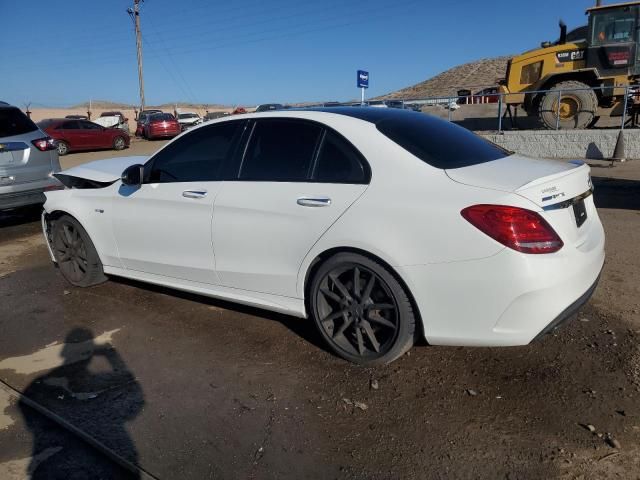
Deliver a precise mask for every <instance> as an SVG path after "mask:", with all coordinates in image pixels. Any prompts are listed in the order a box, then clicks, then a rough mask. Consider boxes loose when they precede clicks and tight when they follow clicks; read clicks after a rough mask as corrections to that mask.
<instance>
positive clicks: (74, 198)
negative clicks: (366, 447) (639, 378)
mask: <svg viewBox="0 0 640 480" xmlns="http://www.w3.org/2000/svg"><path fill="white" fill-rule="evenodd" d="M56 176H57V177H58V179H59V180H61V181H62V183H64V184H65V186H66V187H67V188H66V189H65V190H60V191H55V192H48V193H47V202H46V204H45V206H44V208H45V211H44V213H43V228H44V232H45V237H46V240H47V244H48V245H49V247H50V251H51V256H52V259H53V261H54V262H56V263H57V264H58V266H59V267H60V272H61V273H62V275H63V276H64V277H65V278H66V279H67V280H68V281H69V282H70V283H72V284H73V285H77V286H89V285H95V284H97V283H100V282H103V281H104V280H106V278H107V277H106V276H107V275H115V276H121V277H127V278H132V279H135V280H139V281H142V282H149V283H154V284H158V285H164V286H168V287H172V288H176V289H180V290H185V291H189V292H194V293H198V294H202V295H207V296H211V297H216V298H222V299H225V300H231V301H234V302H238V303H243V304H247V305H253V306H258V307H262V308H265V309H269V310H274V311H278V312H284V313H287V314H290V315H295V316H298V317H303V318H304V317H307V318H311V319H312V320H313V322H314V323H315V324H316V325H317V327H318V330H319V332H320V334H321V335H322V337H323V338H324V339H325V340H326V342H327V344H328V345H329V347H330V348H331V349H332V350H333V351H334V352H336V353H337V354H338V355H340V356H341V357H343V358H345V359H348V360H350V361H352V362H357V363H361V364H382V363H388V362H390V361H392V360H394V359H396V358H397V357H399V356H400V355H402V354H403V353H405V352H406V351H407V350H409V348H411V346H412V345H413V343H414V342H415V341H416V340H417V339H418V338H420V337H422V338H425V339H426V341H427V342H428V343H429V344H432V345H478V346H507V345H525V344H527V343H529V342H531V341H532V340H533V339H534V338H536V337H538V336H541V335H542V334H543V333H545V332H548V331H551V330H553V329H554V328H555V327H557V326H558V325H559V324H560V323H561V322H562V321H564V320H565V319H567V318H569V317H571V316H572V314H574V313H575V312H576V311H577V309H578V308H579V307H580V306H581V305H582V304H584V303H585V302H586V301H587V300H588V299H589V297H590V296H591V294H592V293H593V290H594V289H595V286H596V283H597V280H598V277H599V274H600V271H601V269H602V265H603V262H604V231H603V228H602V224H601V223H600V220H599V218H598V213H597V211H596V209H595V206H594V203H593V197H592V195H591V192H592V184H591V180H590V174H589V167H588V166H587V165H586V164H584V163H582V162H568V163H564V162H558V161H549V160H536V159H531V158H526V157H523V156H520V155H514V154H512V153H511V152H508V151H506V150H504V149H502V148H500V147H498V146H496V145H494V144H492V143H489V142H487V141H485V140H483V139H482V138H480V137H478V136H476V135H474V134H472V133H471V132H469V131H467V130H465V129H463V128H461V127H458V126H456V125H454V124H451V123H448V122H445V121H443V120H440V119H437V118H435V117H432V116H429V115H425V114H421V113H416V112H411V111H407V110H399V109H377V108H349V107H336V108H330V109H309V110H298V111H296V110H281V111H274V112H266V113H257V114H248V115H242V116H241V117H231V118H225V119H219V120H215V121H212V122H208V123H206V124H204V125H201V126H199V127H196V128H194V129H193V130H189V131H188V132H186V133H184V134H182V135H181V136H179V137H177V138H176V139H175V140H173V141H172V142H170V143H169V144H167V145H166V146H165V147H164V148H162V149H161V150H160V151H159V152H157V153H156V154H155V155H153V156H151V157H123V158H117V159H109V160H101V161H96V162H92V163H88V164H85V165H81V166H78V167H74V168H71V169H69V170H66V171H64V172H61V173H60V174H57V175H56Z"/></svg>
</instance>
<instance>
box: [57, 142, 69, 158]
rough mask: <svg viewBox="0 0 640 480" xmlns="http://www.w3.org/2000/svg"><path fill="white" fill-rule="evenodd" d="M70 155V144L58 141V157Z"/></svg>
mask: <svg viewBox="0 0 640 480" xmlns="http://www.w3.org/2000/svg"><path fill="white" fill-rule="evenodd" d="M67 153H69V144H68V143H67V142H63V141H62V140H58V155H60V156H62V155H66V154H67Z"/></svg>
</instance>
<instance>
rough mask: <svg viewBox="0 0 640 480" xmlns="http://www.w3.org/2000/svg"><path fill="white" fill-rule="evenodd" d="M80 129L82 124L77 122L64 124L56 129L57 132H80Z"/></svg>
mask: <svg viewBox="0 0 640 480" xmlns="http://www.w3.org/2000/svg"><path fill="white" fill-rule="evenodd" d="M79 128H80V124H79V123H78V122H77V121H75V120H74V121H71V122H64V123H63V124H61V125H58V126H57V127H56V130H60V129H63V130H78V129H79Z"/></svg>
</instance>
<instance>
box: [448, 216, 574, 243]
mask: <svg viewBox="0 0 640 480" xmlns="http://www.w3.org/2000/svg"><path fill="white" fill-rule="evenodd" d="M460 213H461V214H462V216H463V217H464V218H465V219H466V220H467V221H468V222H469V223H471V224H472V225H473V226H474V227H476V228H478V229H479V230H481V231H482V232H484V233H486V234H487V235H489V236H490V237H491V238H493V239H494V240H496V241H498V242H500V243H501V244H503V245H505V246H507V247H509V248H512V249H514V250H517V251H518V252H523V253H553V252H557V251H558V250H560V249H561V248H562V246H563V245H564V243H562V240H561V239H560V237H559V236H558V234H557V233H556V232H555V230H554V229H553V228H552V227H551V225H549V224H548V223H547V221H546V220H545V219H544V218H542V217H541V216H540V214H538V213H536V212H532V211H531V210H527V209H524V208H518V207H507V206H504V205H473V206H471V207H467V208H465V209H464V210H462V212H460Z"/></svg>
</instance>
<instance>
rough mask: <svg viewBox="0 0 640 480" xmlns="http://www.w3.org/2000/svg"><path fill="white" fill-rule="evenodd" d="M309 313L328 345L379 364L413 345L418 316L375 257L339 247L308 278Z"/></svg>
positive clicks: (360, 360) (356, 360) (351, 357)
mask: <svg viewBox="0 0 640 480" xmlns="http://www.w3.org/2000/svg"><path fill="white" fill-rule="evenodd" d="M309 294H310V297H309V300H310V309H311V312H310V313H311V317H312V318H313V320H314V323H315V324H316V327H317V328H318V330H319V331H320V335H321V336H322V337H323V338H324V339H325V341H326V342H327V344H328V345H329V347H330V348H331V350H333V351H334V352H335V353H336V354H338V355H339V356H340V357H342V358H344V359H346V360H349V361H351V362H354V363H358V364H363V365H383V364H387V363H389V362H392V361H393V360H395V359H396V358H398V357H400V356H401V355H402V354H404V353H405V352H407V351H408V350H409V349H410V348H411V347H412V345H413V342H414V336H415V332H416V320H415V315H414V313H413V308H412V306H411V302H410V301H409V298H408V295H407V292H406V291H405V289H404V287H403V286H402V285H401V284H400V282H399V281H398V280H397V279H396V277H395V276H394V275H393V274H392V273H391V272H390V271H389V270H388V269H387V268H386V267H384V266H383V265H381V264H380V263H378V262H377V261H375V260H373V259H370V258H368V257H365V256H363V255H359V254H355V253H339V254H337V255H335V256H333V257H331V258H329V259H328V260H327V261H325V262H324V263H323V264H322V265H321V266H320V267H319V268H318V270H317V271H316V272H315V274H314V276H313V278H312V279H311V287H310V290H309Z"/></svg>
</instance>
